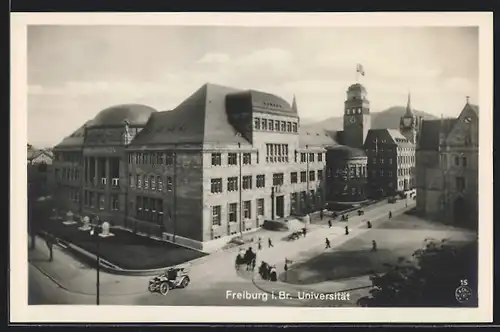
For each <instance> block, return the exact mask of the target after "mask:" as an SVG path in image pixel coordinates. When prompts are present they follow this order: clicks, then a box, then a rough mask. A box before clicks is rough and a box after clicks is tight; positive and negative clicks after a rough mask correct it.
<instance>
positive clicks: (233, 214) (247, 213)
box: [212, 198, 264, 226]
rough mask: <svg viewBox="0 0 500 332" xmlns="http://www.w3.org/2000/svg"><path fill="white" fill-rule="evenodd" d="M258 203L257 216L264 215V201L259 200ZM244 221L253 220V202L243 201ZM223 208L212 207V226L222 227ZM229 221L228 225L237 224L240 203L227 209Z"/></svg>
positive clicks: (232, 204)
mask: <svg viewBox="0 0 500 332" xmlns="http://www.w3.org/2000/svg"><path fill="white" fill-rule="evenodd" d="M256 202H257V211H256V215H257V216H263V215H264V199H263V198H259V199H257V200H256ZM242 204H243V211H242V212H243V215H242V218H243V219H252V201H243V202H242ZM221 212H222V206H220V205H215V206H212V225H214V226H220V225H222V218H221ZM227 221H228V223H235V222H237V221H238V203H229V204H228V209H227Z"/></svg>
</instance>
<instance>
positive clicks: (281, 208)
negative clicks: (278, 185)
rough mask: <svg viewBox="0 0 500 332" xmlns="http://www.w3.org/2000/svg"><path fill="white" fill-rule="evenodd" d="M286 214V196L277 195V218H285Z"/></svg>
mask: <svg viewBox="0 0 500 332" xmlns="http://www.w3.org/2000/svg"><path fill="white" fill-rule="evenodd" d="M284 216H285V197H284V196H276V218H283V217H284Z"/></svg>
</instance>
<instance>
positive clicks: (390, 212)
mask: <svg viewBox="0 0 500 332" xmlns="http://www.w3.org/2000/svg"><path fill="white" fill-rule="evenodd" d="M391 218H392V211H389V219H391Z"/></svg>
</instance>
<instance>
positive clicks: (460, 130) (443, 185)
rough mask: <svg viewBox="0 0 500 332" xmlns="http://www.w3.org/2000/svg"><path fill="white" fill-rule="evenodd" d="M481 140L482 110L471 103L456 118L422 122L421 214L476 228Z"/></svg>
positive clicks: (418, 158)
mask: <svg viewBox="0 0 500 332" xmlns="http://www.w3.org/2000/svg"><path fill="white" fill-rule="evenodd" d="M478 138H479V108H478V107H477V106H476V105H471V104H470V103H469V100H467V103H466V105H465V106H464V108H463V110H462V112H461V113H460V115H459V116H458V117H457V118H452V119H440V120H425V121H423V122H422V126H421V135H419V140H418V145H417V153H416V169H417V193H418V194H417V209H418V210H419V212H421V213H422V214H424V215H426V216H427V217H430V218H433V219H436V220H441V221H444V222H449V223H452V224H456V225H460V226H466V227H470V228H476V227H477V222H478V162H479V160H478V148H479V140H478Z"/></svg>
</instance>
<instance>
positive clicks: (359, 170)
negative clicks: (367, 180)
mask: <svg viewBox="0 0 500 332" xmlns="http://www.w3.org/2000/svg"><path fill="white" fill-rule="evenodd" d="M333 177H334V178H343V179H344V180H347V179H359V178H363V177H366V166H364V165H357V166H349V167H344V168H337V169H335V171H334V174H333Z"/></svg>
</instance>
